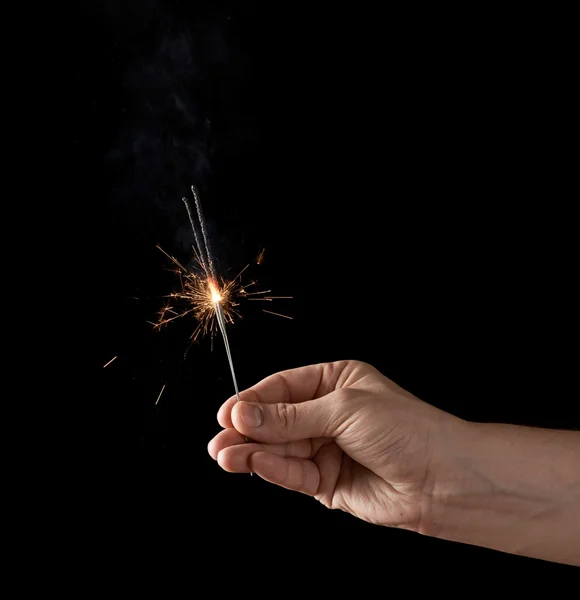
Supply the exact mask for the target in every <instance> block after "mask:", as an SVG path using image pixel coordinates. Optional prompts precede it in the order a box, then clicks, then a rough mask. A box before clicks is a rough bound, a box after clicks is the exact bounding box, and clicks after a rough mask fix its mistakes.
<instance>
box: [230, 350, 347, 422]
mask: <svg viewBox="0 0 580 600" xmlns="http://www.w3.org/2000/svg"><path fill="white" fill-rule="evenodd" d="M349 367H350V368H351V370H352V368H353V363H352V361H347V360H343V361H338V362H333V363H321V364H317V365H309V366H306V367H299V368H297V369H290V370H288V371H281V372H280V373H276V374H274V375H270V376H269V377H266V378H265V379H263V380H262V381H260V382H259V383H257V384H256V385H254V386H252V387H251V388H249V389H247V390H244V391H243V392H241V394H240V399H241V400H242V401H245V402H259V403H261V404H275V403H278V402H284V403H292V404H296V403H299V402H305V401H307V400H313V399H315V398H321V397H322V396H326V395H327V394H329V393H330V392H332V391H333V390H335V389H337V388H338V387H340V384H341V381H342V380H343V379H345V375H347V374H348V373H349ZM236 401H237V398H236V397H235V396H233V397H232V398H230V399H229V400H227V401H226V402H225V403H224V404H223V405H222V406H221V408H220V409H219V411H218V422H219V424H220V425H221V426H222V427H233V422H232V420H231V411H232V408H233V407H234V406H235V404H236Z"/></svg>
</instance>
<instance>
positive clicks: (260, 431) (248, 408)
mask: <svg viewBox="0 0 580 600" xmlns="http://www.w3.org/2000/svg"><path fill="white" fill-rule="evenodd" d="M332 396H333V394H329V395H328V396H326V397H324V398H317V399H316V400H308V401H306V402H300V403H297V404H293V403H291V402H277V403H274V404H266V403H257V402H243V401H241V402H237V403H236V404H235V405H234V407H233V409H232V423H233V425H234V427H235V428H236V429H237V430H238V431H239V432H240V433H242V434H244V435H245V436H247V437H249V438H251V439H252V440H254V441H256V442H265V443H269V444H278V443H284V442H292V441H295V440H303V439H307V438H316V437H334V436H333V432H334V431H335V430H336V425H335V422H336V421H337V419H336V412H337V411H336V410H335V404H336V402H333V398H332Z"/></svg>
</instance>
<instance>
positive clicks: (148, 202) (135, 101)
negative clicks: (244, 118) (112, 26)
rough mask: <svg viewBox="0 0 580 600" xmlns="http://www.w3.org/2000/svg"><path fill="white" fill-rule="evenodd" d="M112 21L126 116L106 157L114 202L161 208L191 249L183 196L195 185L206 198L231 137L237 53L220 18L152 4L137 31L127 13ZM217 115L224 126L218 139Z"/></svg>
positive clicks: (237, 80)
mask: <svg viewBox="0 0 580 600" xmlns="http://www.w3.org/2000/svg"><path fill="white" fill-rule="evenodd" d="M164 10H165V11H167V9H164ZM134 16H135V17H136V15H134ZM115 19H117V27H118V31H117V35H118V36H119V38H120V39H124V40H125V41H124V43H125V45H126V62H125V71H124V73H123V74H122V76H121V78H120V82H121V86H122V103H123V115H122V119H121V121H120V127H119V132H118V136H117V137H116V139H115V142H114V145H113V147H112V148H111V150H110V151H109V152H108V154H107V156H106V162H107V165H106V166H107V168H108V170H109V171H110V172H111V173H112V174H113V179H114V186H113V187H114V192H113V193H114V195H115V202H119V203H123V204H128V205H129V206H130V207H131V210H146V209H147V206H154V207H156V208H158V209H160V210H161V211H162V213H163V214H164V216H165V217H167V219H168V220H169V224H170V226H171V227H172V228H173V231H175V232H176V237H177V242H178V243H179V244H180V245H182V246H183V247H186V246H190V245H191V241H192V240H191V232H190V230H189V227H188V222H187V215H186V214H185V213H184V207H183V203H182V202H181V198H182V197H183V196H184V195H187V194H188V192H189V190H190V186H191V185H192V184H195V185H196V186H198V187H199V189H200V192H201V194H202V197H203V198H205V192H206V191H207V189H208V188H209V187H210V186H211V177H212V175H213V170H212V163H213V161H214V159H215V156H216V153H217V152H219V149H220V147H223V146H224V145H225V146H228V145H230V146H231V143H232V140H231V138H232V134H233V135H234V138H235V131H230V130H229V129H228V128H230V129H231V128H232V123H231V122H230V123H228V122H227V119H228V114H229V112H231V110H230V111H229V110H228V109H229V108H230V105H231V103H232V102H234V97H235V94H232V89H235V88H236V87H238V86H239V83H240V80H241V78H243V72H244V71H243V69H241V70H240V69H239V66H240V64H239V60H240V52H239V51H238V49H235V51H233V50H232V48H231V41H230V39H229V38H228V25H229V21H228V18H225V17H224V15H223V14H213V15H209V16H206V17H203V18H201V17H198V18H196V19H193V18H189V19H185V18H182V16H180V15H177V14H175V13H172V14H170V13H168V12H163V10H161V9H160V8H158V7H156V6H155V4H154V3H152V2H149V3H148V4H147V11H146V22H145V23H143V22H142V23H141V25H140V26H138V25H134V24H133V23H134V22H135V21H134V19H132V18H126V15H125V18H123V17H122V16H119V15H118V13H116V14H115ZM119 23H122V24H121V25H119ZM228 103H230V105H228ZM214 118H215V119H217V120H218V122H219V121H221V124H220V125H219V127H220V134H219V135H217V134H216V133H215V131H214V127H213V121H214ZM224 121H225V122H224ZM233 129H234V130H235V122H234V127H233ZM208 225H210V228H211V223H209V224H208Z"/></svg>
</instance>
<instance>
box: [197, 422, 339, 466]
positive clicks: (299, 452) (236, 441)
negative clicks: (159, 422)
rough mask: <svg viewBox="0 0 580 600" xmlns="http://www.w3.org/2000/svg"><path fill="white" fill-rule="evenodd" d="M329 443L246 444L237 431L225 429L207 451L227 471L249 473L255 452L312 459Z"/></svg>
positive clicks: (304, 441) (322, 441)
mask: <svg viewBox="0 0 580 600" xmlns="http://www.w3.org/2000/svg"><path fill="white" fill-rule="evenodd" d="M329 442H330V440H326V439H323V438H320V439H315V440H299V441H295V442H288V443H286V444H259V443H256V442H246V438H245V436H243V435H242V434H240V433H238V432H237V431H236V430H235V429H224V430H223V431H221V432H220V433H218V434H217V435H216V436H215V437H214V438H213V440H211V442H210V443H209V444H208V447H207V449H208V452H209V454H210V456H211V457H212V458H213V459H214V460H217V461H218V462H219V464H220V466H222V467H223V468H224V469H225V470H226V471H230V472H237V473H248V472H249V471H250V469H249V468H248V460H249V457H250V456H251V455H252V454H253V453H254V452H270V453H272V454H276V455H278V456H283V457H294V458H311V457H312V456H314V455H315V454H316V453H317V452H318V450H319V449H320V448H321V447H322V446H323V445H325V444H327V443H329ZM225 450H228V452H225Z"/></svg>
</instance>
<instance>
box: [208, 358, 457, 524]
mask: <svg viewBox="0 0 580 600" xmlns="http://www.w3.org/2000/svg"><path fill="white" fill-rule="evenodd" d="M240 398H241V400H242V401H241V402H237V399H236V397H232V398H230V399H229V400H227V401H226V402H225V403H224V404H223V405H222V407H221V408H220V409H219V412H218V422H219V424H220V425H221V426H222V427H224V430H223V431H221V432H220V433H218V434H217V435H216V436H215V437H214V438H213V439H212V440H211V441H210V443H209V445H208V451H209V453H210V455H211V456H212V458H214V459H215V460H217V461H218V463H219V465H220V466H221V467H222V468H223V469H225V470H226V471H229V472H234V473H249V472H254V473H256V474H257V475H259V476H260V477H262V478H263V479H265V480H267V481H270V482H272V483H275V484H277V485H280V486H283V487H285V488H288V489H291V490H296V491H299V492H302V493H305V494H308V495H310V496H313V497H315V498H316V499H317V500H319V501H320V502H322V504H324V505H325V506H327V507H328V508H333V509H340V510H343V511H346V512H349V513H351V514H352V515H354V516H356V517H359V518H360V519H363V520H365V521H368V522H370V523H375V524H381V525H387V526H392V527H402V528H405V529H411V530H414V531H421V532H422V533H426V531H425V527H426V526H425V523H427V521H428V518H429V514H430V509H431V507H430V498H431V492H432V487H433V485H434V481H435V470H436V468H437V467H438V464H439V462H440V459H441V457H442V456H444V455H445V452H444V447H445V443H446V441H445V440H446V436H447V434H448V433H449V431H450V429H452V428H453V427H455V426H456V425H457V423H458V422H461V420H460V419H457V418H456V417H453V416H452V415H449V414H447V413H445V412H443V411H441V410H439V409H437V408H435V407H433V406H430V405H428V404H426V403H424V402H422V401H421V400H419V399H418V398H416V397H415V396H413V395H412V394H410V393H408V392H406V391H405V390H403V389H402V388H400V387H399V386H397V385H396V384H395V383H393V382H392V381H391V380H389V379H387V378H386V377H385V376H383V375H382V374H381V373H379V372H378V371H377V370H376V369H375V368H374V367H372V366H370V365H368V364H365V363H362V362H358V361H339V362H334V363H326V364H318V365H311V366H307V367H301V368H298V369H293V370H290V371H284V372H281V373H277V374H275V375H271V376H270V377H267V378H266V379H264V380H263V381H261V382H260V383H258V384H256V385H255V386H253V387H251V388H249V389H247V390H245V391H243V392H242V393H241V394H240ZM253 415H255V416H254V418H255V419H256V422H254V421H252V416H253ZM246 436H247V437H248V438H250V440H251V441H249V442H245V438H246Z"/></svg>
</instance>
